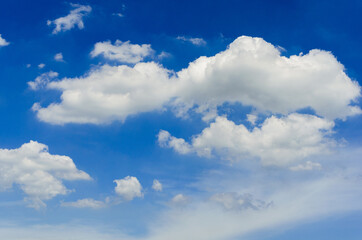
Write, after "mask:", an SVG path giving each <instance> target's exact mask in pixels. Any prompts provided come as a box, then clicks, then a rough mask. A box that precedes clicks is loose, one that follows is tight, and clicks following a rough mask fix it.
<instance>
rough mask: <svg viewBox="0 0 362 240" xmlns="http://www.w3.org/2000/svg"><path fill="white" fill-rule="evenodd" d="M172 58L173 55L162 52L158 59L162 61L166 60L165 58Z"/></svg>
mask: <svg viewBox="0 0 362 240" xmlns="http://www.w3.org/2000/svg"><path fill="white" fill-rule="evenodd" d="M171 56H172V55H171V53H168V52H165V51H162V52H161V53H160V54H158V55H157V59H159V60H162V59H165V58H169V57H171Z"/></svg>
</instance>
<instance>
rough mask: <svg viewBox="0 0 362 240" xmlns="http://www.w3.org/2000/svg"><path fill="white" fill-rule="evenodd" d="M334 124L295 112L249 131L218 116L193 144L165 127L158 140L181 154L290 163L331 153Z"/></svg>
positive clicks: (333, 143)
mask: <svg viewBox="0 0 362 240" xmlns="http://www.w3.org/2000/svg"><path fill="white" fill-rule="evenodd" d="M333 127H334V123H333V122H332V121H329V120H326V119H322V118H318V117H316V116H313V115H307V114H297V113H294V114H290V115H288V116H286V117H281V118H277V117H275V116H272V117H270V118H267V119H266V120H265V121H264V122H263V123H262V125H261V127H260V128H257V127H255V128H254V129H252V130H251V131H249V130H248V129H247V128H246V127H245V126H244V125H242V124H240V125H236V124H235V123H234V122H232V121H229V120H227V119H226V118H225V117H217V118H216V120H215V122H213V123H211V124H210V126H209V127H208V128H205V129H204V130H203V131H202V133H201V134H199V135H196V136H194V137H193V138H192V142H191V143H187V142H186V141H185V140H184V139H180V138H175V137H173V136H171V135H170V134H169V133H168V132H167V131H164V130H162V131H160V133H159V135H158V142H159V144H160V146H162V147H169V148H173V149H174V150H175V151H177V152H178V153H181V154H187V153H190V152H195V153H197V154H198V155H200V156H206V157H210V156H212V155H213V154H214V153H216V154H218V155H220V156H221V157H223V158H225V159H228V160H231V161H236V160H240V159H247V158H250V157H257V158H259V159H261V161H262V164H264V165H276V166H289V165H291V164H293V163H295V162H298V161H301V160H303V159H305V158H308V157H310V156H314V155H319V154H326V153H329V152H330V147H332V146H334V145H335V142H334V141H333V140H332V139H331V138H329V134H330V133H331V130H332V128H333Z"/></svg>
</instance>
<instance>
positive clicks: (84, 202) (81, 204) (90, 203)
mask: <svg viewBox="0 0 362 240" xmlns="http://www.w3.org/2000/svg"><path fill="white" fill-rule="evenodd" d="M61 206H62V207H74V208H94V209H99V208H104V207H105V206H106V203H105V202H103V201H98V200H94V199H92V198H84V199H79V200H77V201H75V202H62V203H61Z"/></svg>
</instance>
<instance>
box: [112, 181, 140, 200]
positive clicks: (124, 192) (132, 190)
mask: <svg viewBox="0 0 362 240" xmlns="http://www.w3.org/2000/svg"><path fill="white" fill-rule="evenodd" d="M114 182H115V183H116V185H117V186H116V187H115V188H114V190H115V192H116V193H117V194H118V195H119V196H121V197H122V198H123V199H124V200H126V201H131V200H133V199H134V198H136V197H139V198H141V197H143V193H142V186H141V184H140V182H139V181H138V179H137V178H136V177H131V176H127V177H125V178H123V179H116V180H114Z"/></svg>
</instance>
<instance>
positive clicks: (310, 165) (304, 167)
mask: <svg viewBox="0 0 362 240" xmlns="http://www.w3.org/2000/svg"><path fill="white" fill-rule="evenodd" d="M289 169H290V170H292V171H311V170H321V169H322V165H321V164H320V163H315V162H311V161H307V162H305V163H304V164H299V165H297V166H293V167H290V168H289Z"/></svg>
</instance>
